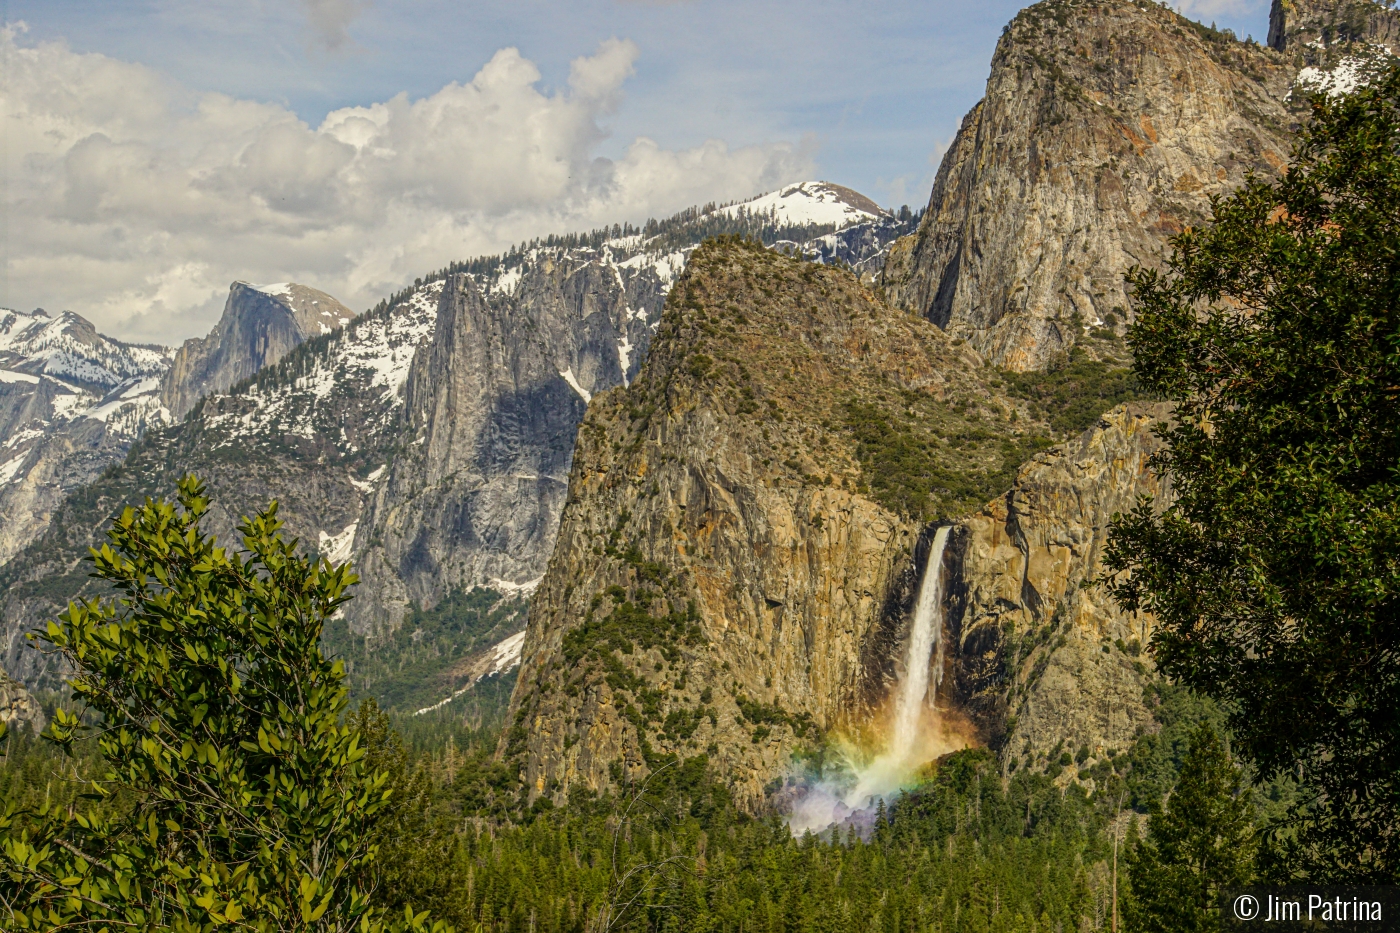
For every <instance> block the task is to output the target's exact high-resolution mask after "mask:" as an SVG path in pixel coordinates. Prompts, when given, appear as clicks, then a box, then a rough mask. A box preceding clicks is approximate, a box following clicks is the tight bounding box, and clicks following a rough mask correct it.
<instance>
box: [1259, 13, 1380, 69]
mask: <svg viewBox="0 0 1400 933" xmlns="http://www.w3.org/2000/svg"><path fill="white" fill-rule="evenodd" d="M1356 43H1366V44H1374V45H1384V46H1389V47H1390V48H1391V49H1392V50H1396V51H1400V14H1397V13H1396V11H1395V9H1394V8H1393V7H1392V6H1389V5H1387V4H1385V3H1378V2H1376V0H1274V2H1273V6H1272V7H1271V8H1270V10H1269V46H1270V48H1273V49H1277V50H1278V51H1280V52H1288V53H1290V55H1299V56H1303V61H1304V62H1305V63H1306V64H1309V65H1316V64H1318V63H1319V61H1322V62H1325V61H1326V57H1327V53H1328V52H1329V51H1332V50H1334V49H1342V50H1348V49H1350V48H1351V47H1352V46H1353V45H1354V44H1356Z"/></svg>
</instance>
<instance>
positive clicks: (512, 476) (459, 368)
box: [349, 247, 680, 631]
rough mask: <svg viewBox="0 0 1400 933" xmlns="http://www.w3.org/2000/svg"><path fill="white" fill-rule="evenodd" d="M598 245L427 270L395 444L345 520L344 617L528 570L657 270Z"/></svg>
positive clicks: (638, 345) (622, 378) (526, 583)
mask: <svg viewBox="0 0 1400 933" xmlns="http://www.w3.org/2000/svg"><path fill="white" fill-rule="evenodd" d="M609 253H610V250H608V249H607V248H606V247H605V248H604V251H603V253H602V255H599V254H598V253H596V252H594V251H592V250H588V251H580V250H576V249H575V250H556V251H548V252H547V253H545V252H542V253H541V254H540V255H538V256H536V257H534V258H533V260H532V261H529V262H525V263H522V264H521V265H519V266H517V267H515V268H512V269H508V270H504V271H503V273H502V274H501V275H500V276H499V277H498V278H497V279H496V280H495V281H494V282H492V283H491V284H489V285H488V286H487V287H486V288H482V287H481V286H480V285H479V284H478V283H477V282H476V281H475V280H473V278H472V277H471V276H469V275H466V274H458V275H453V276H450V277H449V278H448V279H447V281H446V282H445V283H443V288H442V296H441V300H440V302H439V304H438V313H437V323H436V326H435V327H434V330H433V333H432V336H431V338H430V339H429V340H428V342H427V343H426V345H425V346H424V347H423V349H422V351H421V354H420V356H419V358H418V359H417V360H416V361H415V365H414V367H413V372H412V374H411V375H410V377H409V380H408V385H407V396H406V404H405V408H404V416H403V417H404V421H403V425H402V435H401V436H402V448H401V449H402V452H401V453H400V454H399V455H398V456H397V457H396V458H395V459H394V461H393V463H392V464H391V465H390V467H389V472H388V475H387V476H386V478H385V480H384V483H383V485H382V486H380V487H379V489H378V491H377V493H376V495H375V498H374V501H373V503H372V505H371V508H370V509H369V510H368V511H367V513H366V515H365V519H364V522H363V524H362V525H361V526H360V528H359V530H358V531H357V532H356V541H357V543H356V546H355V548H354V552H355V553H357V554H360V555H361V557H360V567H361V572H362V574H363V576H364V579H365V585H364V586H363V587H362V592H361V594H360V598H358V599H357V600H356V602H355V603H354V604H353V605H352V606H351V607H350V609H349V615H350V618H351V620H352V624H353V625H354V626H355V627H356V630H359V631H371V630H374V629H376V628H383V627H389V628H392V627H393V626H395V625H397V623H398V622H399V621H400V619H402V617H403V615H404V613H405V612H406V611H407V609H408V607H409V605H410V604H411V603H418V604H426V605H432V604H434V603H436V602H437V601H438V600H439V599H440V598H442V596H443V595H444V594H445V593H446V592H447V591H449V590H451V589H454V588H470V587H472V586H475V585H482V584H486V585H492V586H495V587H497V588H499V589H502V590H506V591H510V590H526V591H528V590H531V589H533V588H534V586H535V585H536V584H537V583H538V582H539V578H540V577H541V576H542V575H543V573H544V566H545V561H547V560H548V557H549V552H550V549H551V548H552V546H553V543H554V536H555V534H556V533H557V529H558V521H559V513H560V511H561V510H562V509H563V506H564V492H565V490H566V488H567V482H568V474H569V464H570V460H571V457H572V454H573V446H574V434H575V432H576V431H577V429H578V424H579V422H580V421H582V420H583V413H584V410H585V409H586V407H587V405H588V401H589V399H591V398H592V396H593V395H594V394H595V393H599V392H603V391H605V390H607V389H609V388H611V387H613V386H617V385H622V384H625V383H626V382H627V381H628V379H629V378H631V377H634V376H635V375H636V373H637V368H638V367H639V366H640V365H641V360H642V359H643V357H644V355H645V353H646V350H647V347H648V345H649V343H650V341H651V329H652V327H653V326H654V324H655V323H656V321H657V319H658V318H659V316H660V312H661V305H662V301H663V299H664V297H665V290H666V287H667V286H668V285H669V283H668V282H666V281H665V280H663V279H662V278H661V276H660V275H658V271H657V267H656V266H655V265H652V264H646V265H631V266H629V265H625V264H623V263H620V262H618V261H615V260H614V258H613V257H612V256H611V255H609ZM678 258H680V257H678ZM668 268H669V267H668Z"/></svg>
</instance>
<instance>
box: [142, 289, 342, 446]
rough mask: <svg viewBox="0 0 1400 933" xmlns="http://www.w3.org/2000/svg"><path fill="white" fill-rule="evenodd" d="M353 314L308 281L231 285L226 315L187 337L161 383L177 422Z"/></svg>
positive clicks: (329, 330)
mask: <svg viewBox="0 0 1400 933" xmlns="http://www.w3.org/2000/svg"><path fill="white" fill-rule="evenodd" d="M354 317H355V313H354V312H353V311H351V310H350V309H349V308H347V307H345V306H344V305H343V304H341V303H340V302H338V301H336V300H335V299H334V298H332V297H331V296H330V295H327V294H326V293H325V292H321V291H317V290H316V289H314V288H308V287H307V286H305V285H297V284H294V283H282V284H277V285H262V286H256V285H249V284H247V283H246V282H234V283H233V284H232V285H230V286H229V292H228V301H227V302H226V303H225V304H224V313H223V316H222V317H220V318H219V323H218V324H216V325H214V329H213V330H212V331H210V332H209V335H208V336H207V337H194V338H191V339H189V340H186V341H185V343H184V345H183V346H181V347H180V349H179V350H177V351H176V352H175V358H174V360H173V361H172V362H171V364H170V370H169V371H168V372H167V373H166V374H165V379H164V380H163V381H162V382H161V400H162V401H163V402H164V404H165V407H166V408H168V409H169V410H170V413H171V414H172V416H173V417H174V418H175V419H176V420H178V419H180V418H183V417H184V416H185V414H186V413H187V412H189V410H190V409H191V408H193V407H194V406H195V404H196V403H197V402H198V401H199V400H200V398H202V397H203V396H206V395H212V394H214V393H218V392H224V391H226V390H227V389H228V388H229V387H230V386H232V385H234V384H235V383H237V382H239V381H241V380H243V379H247V378H248V377H249V376H251V375H253V374H254V373H256V372H258V370H260V369H262V368H263V367H264V366H269V365H271V364H272V363H275V362H277V361H278V360H280V359H281V358H282V357H283V356H285V355H286V354H287V352H288V351H289V350H291V349H292V348H293V347H295V346H296V345H297V344H299V343H301V342H302V341H304V340H306V339H307V338H309V337H314V336H317V335H319V334H329V333H330V332H331V331H333V330H335V329H337V328H340V327H343V326H345V325H346V324H348V323H350V321H351V319H352V318H354Z"/></svg>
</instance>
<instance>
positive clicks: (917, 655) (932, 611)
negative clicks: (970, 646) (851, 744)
mask: <svg viewBox="0 0 1400 933" xmlns="http://www.w3.org/2000/svg"><path fill="white" fill-rule="evenodd" d="M949 531H950V527H949V526H948V525H944V526H943V527H942V528H940V529H938V532H937V534H935V535H934V536H933V546H932V547H931V548H929V555H928V563H927V564H926V565H925V566H924V579H923V582H922V583H921V584H920V585H919V599H918V602H916V603H915V604H914V624H913V626H912V627H911V628H910V632H909V652H908V655H907V656H906V658H905V661H904V680H903V681H902V682H901V683H900V685H899V699H898V700H897V705H896V706H895V714H894V734H893V735H891V736H890V748H889V752H888V754H890V755H892V756H895V757H897V758H898V759H899V760H900V761H902V762H906V763H908V759H909V757H910V755H912V754H913V753H914V751H915V750H916V744H917V742H918V738H919V718H920V717H919V714H920V713H921V712H922V711H923V708H924V697H925V696H926V695H927V694H928V692H929V681H930V680H932V681H933V693H934V696H937V695H938V686H939V684H940V683H942V681H943V551H944V549H945V548H947V547H948V532H949ZM930 655H931V656H932V659H933V664H932V669H930V665H929V658H930Z"/></svg>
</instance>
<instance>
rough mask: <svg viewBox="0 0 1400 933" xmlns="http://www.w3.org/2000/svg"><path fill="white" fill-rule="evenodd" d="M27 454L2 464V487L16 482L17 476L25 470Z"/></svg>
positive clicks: (0, 470)
mask: <svg viewBox="0 0 1400 933" xmlns="http://www.w3.org/2000/svg"><path fill="white" fill-rule="evenodd" d="M27 454H28V451H26V452H25V453H22V454H20V455H19V456H18V457H15V458H13V459H11V460H6V461H5V462H4V463H3V464H0V485H3V484H8V483H10V482H12V481H13V480H14V478H15V476H16V474H18V473H19V471H20V470H21V469H23V468H24V460H25V457H26V456H27Z"/></svg>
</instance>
